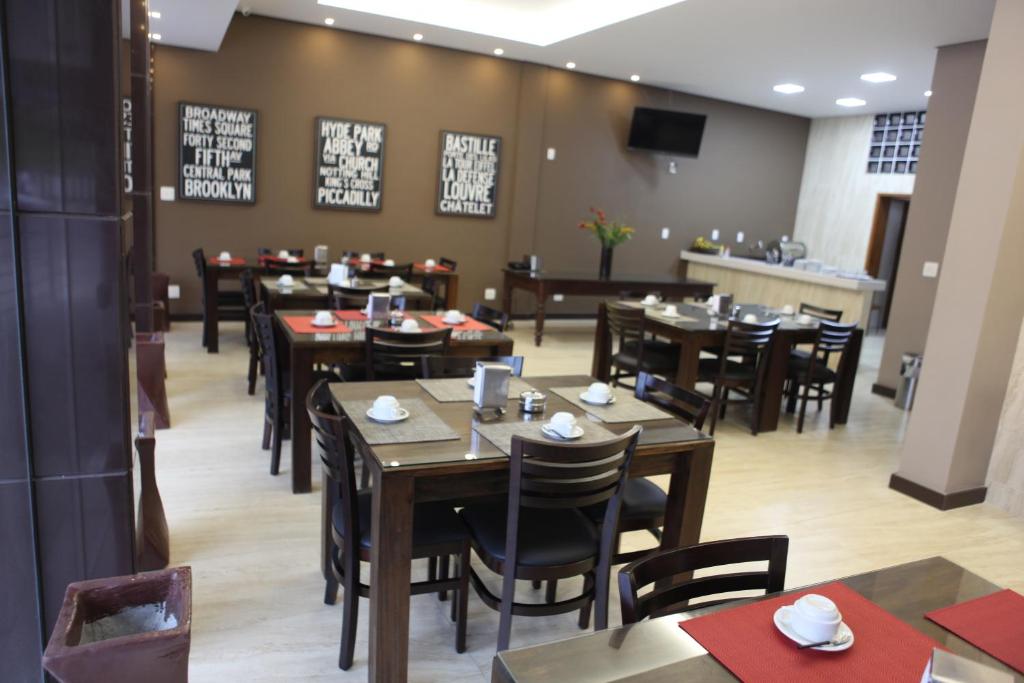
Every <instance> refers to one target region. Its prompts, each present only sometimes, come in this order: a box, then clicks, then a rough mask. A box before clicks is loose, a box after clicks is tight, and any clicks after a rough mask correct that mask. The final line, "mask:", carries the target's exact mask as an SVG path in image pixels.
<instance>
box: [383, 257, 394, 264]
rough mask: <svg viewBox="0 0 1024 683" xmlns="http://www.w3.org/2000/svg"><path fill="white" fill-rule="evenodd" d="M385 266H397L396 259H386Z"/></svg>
mask: <svg viewBox="0 0 1024 683" xmlns="http://www.w3.org/2000/svg"><path fill="white" fill-rule="evenodd" d="M384 265H385V266H393V265H395V259H393V258H388V259H384Z"/></svg>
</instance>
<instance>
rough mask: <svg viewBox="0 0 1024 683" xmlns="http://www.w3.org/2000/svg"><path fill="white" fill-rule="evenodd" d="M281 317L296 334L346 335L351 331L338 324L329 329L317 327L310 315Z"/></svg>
mask: <svg viewBox="0 0 1024 683" xmlns="http://www.w3.org/2000/svg"><path fill="white" fill-rule="evenodd" d="M281 317H282V318H283V319H284V321H285V322H286V323H288V327H290V328H292V331H293V332H295V333H296V334H346V333H348V332H351V331H352V329H351V328H349V327H345V326H344V325H342V324H341V323H339V322H335V324H334V325H333V326H331V327H318V326H317V325H314V324H313V316H311V315H286V316H281Z"/></svg>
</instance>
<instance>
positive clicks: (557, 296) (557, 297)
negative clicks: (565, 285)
mask: <svg viewBox="0 0 1024 683" xmlns="http://www.w3.org/2000/svg"><path fill="white" fill-rule="evenodd" d="M551 298H552V299H554V300H555V301H565V295H564V294H555V295H554V296H553V297H551Z"/></svg>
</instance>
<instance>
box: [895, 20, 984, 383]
mask: <svg viewBox="0 0 1024 683" xmlns="http://www.w3.org/2000/svg"><path fill="white" fill-rule="evenodd" d="M984 59H985V41H984V40H979V41H976V42H972V43H961V44H959V45H948V46H946V47H942V48H939V54H938V57H937V59H936V62H935V74H934V76H933V77H932V91H933V92H934V94H933V95H932V97H931V100H930V101H929V102H928V125H927V126H926V128H925V138H924V143H923V145H922V148H921V162H920V165H919V166H918V172H917V181H916V184H915V186H914V195H913V197H912V199H911V202H910V214H909V216H908V217H907V226H906V230H905V232H904V235H903V248H902V251H901V252H900V263H899V268H898V270H897V274H898V279H897V280H896V289H895V290H894V292H893V300H892V310H891V313H890V315H889V325H888V329H887V330H886V335H885V349H884V350H883V352H882V361H881V366H880V368H879V371H878V384H880V385H882V386H884V387H888V388H895V387H896V385H897V383H898V382H899V372H900V357H901V355H902V354H904V353H906V352H912V353H921V352H922V351H924V343H925V339H926V338H927V336H928V325H929V323H930V322H931V317H932V307H933V305H934V303H935V291H936V289H937V288H938V283H939V281H938V279H936V278H926V277H922V276H921V268H922V266H923V265H924V262H925V261H937V262H940V263H941V261H942V255H943V252H944V251H945V249H946V235H947V233H948V232H949V223H950V219H951V218H952V215H953V202H954V200H955V199H956V189H957V184H958V183H959V181H960V166H961V164H962V162H963V158H964V149H965V148H966V146H967V131H968V130H969V129H970V126H971V116H972V114H973V112H974V97H975V95H976V94H977V91H978V79H979V78H980V77H981V65H982V62H983V61H984Z"/></svg>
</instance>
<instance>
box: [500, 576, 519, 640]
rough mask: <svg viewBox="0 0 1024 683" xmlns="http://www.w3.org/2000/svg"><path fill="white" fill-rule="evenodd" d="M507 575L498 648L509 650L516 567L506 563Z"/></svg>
mask: <svg viewBox="0 0 1024 683" xmlns="http://www.w3.org/2000/svg"><path fill="white" fill-rule="evenodd" d="M505 572H506V574H505V576H504V577H503V578H502V585H501V605H499V610H498V611H499V614H500V618H499V620H498V650H499V651H501V650H507V649H508V643H509V641H510V640H511V639H512V603H513V602H515V599H516V577H515V567H512V566H509V565H508V564H506V565H505Z"/></svg>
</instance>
